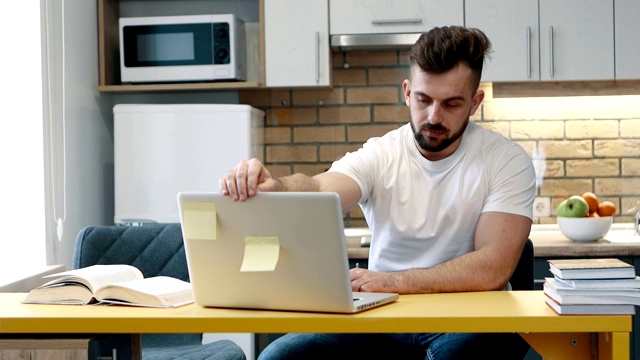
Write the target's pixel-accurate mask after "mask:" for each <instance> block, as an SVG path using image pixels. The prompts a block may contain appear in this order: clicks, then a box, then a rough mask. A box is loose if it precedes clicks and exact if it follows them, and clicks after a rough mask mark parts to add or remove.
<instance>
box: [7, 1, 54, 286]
mask: <svg viewBox="0 0 640 360" xmlns="http://www.w3.org/2000/svg"><path fill="white" fill-rule="evenodd" d="M40 29H41V26H40V1H37V0H29V1H3V2H0V44H2V49H3V50H2V56H1V57H0V79H2V86H0V104H1V106H0V111H2V117H1V118H2V121H1V122H0V166H1V167H2V172H1V175H0V186H1V191H2V196H1V197H0V229H2V230H1V232H0V283H2V281H1V280H3V279H4V277H7V279H14V278H15V277H16V276H17V275H19V274H21V273H22V272H23V271H28V270H30V269H33V268H34V267H35V268H37V267H41V266H44V265H45V264H46V239H45V197H44V176H45V175H44V154H43V118H42V116H43V115H42V114H43V112H42V67H41V66H42V61H41V60H42V59H41V45H40V44H41V42H40Z"/></svg>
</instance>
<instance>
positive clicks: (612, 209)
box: [598, 201, 617, 216]
mask: <svg viewBox="0 0 640 360" xmlns="http://www.w3.org/2000/svg"><path fill="white" fill-rule="evenodd" d="M616 210H617V209H616V204H614V203H612V202H611V201H603V202H601V203H600V205H598V215H600V216H613V215H615V213H616Z"/></svg>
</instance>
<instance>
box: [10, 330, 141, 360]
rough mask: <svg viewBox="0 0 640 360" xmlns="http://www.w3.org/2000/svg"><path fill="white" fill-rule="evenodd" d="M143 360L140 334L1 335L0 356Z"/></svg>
mask: <svg viewBox="0 0 640 360" xmlns="http://www.w3.org/2000/svg"><path fill="white" fill-rule="evenodd" d="M116 354H117V355H118V356H119V357H121V358H123V359H133V360H136V359H140V358H141V356H140V337H139V336H133V337H132V336H130V335H100V336H92V337H88V336H87V337H81V336H80V337H63V336H60V337H58V338H48V337H43V336H38V335H29V336H23V337H20V338H12V337H0V359H32V360H50V359H69V360H97V359H115V358H116Z"/></svg>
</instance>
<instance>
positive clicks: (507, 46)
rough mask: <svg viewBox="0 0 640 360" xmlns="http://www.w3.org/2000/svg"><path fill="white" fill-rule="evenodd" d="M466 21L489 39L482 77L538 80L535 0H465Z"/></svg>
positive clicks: (484, 79)
mask: <svg viewBox="0 0 640 360" xmlns="http://www.w3.org/2000/svg"><path fill="white" fill-rule="evenodd" d="M465 25H466V26H468V27H473V28H478V29H480V30H482V31H483V32H484V33H485V34H486V35H487V37H489V40H490V41H491V48H492V51H491V53H490V55H489V57H488V58H486V60H485V66H484V69H483V74H482V81H503V82H507V81H532V80H534V81H537V80H540V63H539V59H540V58H539V46H538V43H539V35H538V0H519V1H513V0H466V2H465Z"/></svg>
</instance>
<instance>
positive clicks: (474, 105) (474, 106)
mask: <svg viewBox="0 0 640 360" xmlns="http://www.w3.org/2000/svg"><path fill="white" fill-rule="evenodd" d="M482 100H484V91H483V90H478V91H476V93H475V94H474V95H473V98H472V99H471V111H469V116H471V115H473V114H475V113H476V110H478V107H480V104H482Z"/></svg>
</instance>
